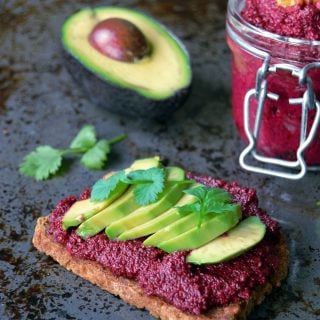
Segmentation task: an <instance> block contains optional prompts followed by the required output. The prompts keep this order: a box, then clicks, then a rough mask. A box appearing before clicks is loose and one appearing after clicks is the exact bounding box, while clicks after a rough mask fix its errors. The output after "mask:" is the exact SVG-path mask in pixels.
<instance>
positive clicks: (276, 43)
mask: <svg viewBox="0 0 320 320" xmlns="http://www.w3.org/2000/svg"><path fill="white" fill-rule="evenodd" d="M244 3H245V0H229V4H228V14H227V42H228V45H229V47H230V49H231V52H232V110H233V117H234V121H235V124H236V127H237V129H238V131H239V133H240V136H241V138H242V139H244V140H245V141H247V142H248V141H249V142H250V144H251V150H250V151H253V155H257V156H256V159H258V160H259V159H260V160H262V161H264V162H269V163H273V164H280V165H281V164H284V165H285V166H288V167H295V165H296V166H299V165H301V163H302V164H304V165H306V164H307V165H308V166H309V167H310V166H313V167H316V168H320V128H319V126H318V122H319V108H320V106H319V105H318V102H317V100H318V99H319V98H320V62H319V61H320V41H309V40H300V39H294V38H288V37H283V36H280V35H277V34H273V33H270V32H268V31H265V30H263V29H260V28H257V27H255V26H253V25H251V24H249V23H248V22H246V21H245V20H244V19H243V18H242V16H241V11H242V9H243V7H244ZM250 90H251V91H250ZM314 92H315V95H314V94H313V93H314ZM263 95H264V97H263ZM302 97H304V98H303V99H302ZM259 101H260V107H259V108H258V105H259ZM246 104H247V106H245V105H246ZM246 110H247V111H246ZM247 118H248V119H247ZM246 123H247V128H246ZM317 127H318V129H317ZM310 135H312V137H311V136H310ZM308 137H309V138H308ZM252 139H253V141H251V140H252ZM308 139H309V140H308ZM302 145H303V146H302ZM260 155H262V156H260ZM300 160H301V161H300ZM300 162H301V163H300ZM253 171H255V170H253ZM267 173H268V172H267Z"/></svg>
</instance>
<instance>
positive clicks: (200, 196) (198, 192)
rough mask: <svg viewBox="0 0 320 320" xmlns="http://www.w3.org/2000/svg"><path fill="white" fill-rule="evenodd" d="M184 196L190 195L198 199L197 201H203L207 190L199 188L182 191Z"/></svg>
mask: <svg viewBox="0 0 320 320" xmlns="http://www.w3.org/2000/svg"><path fill="white" fill-rule="evenodd" d="M183 192H184V193H185V194H190V195H192V196H194V197H196V198H197V199H198V201H203V200H204V199H205V197H206V195H207V188H205V187H202V186H199V187H195V188H192V189H188V190H185V191H183Z"/></svg>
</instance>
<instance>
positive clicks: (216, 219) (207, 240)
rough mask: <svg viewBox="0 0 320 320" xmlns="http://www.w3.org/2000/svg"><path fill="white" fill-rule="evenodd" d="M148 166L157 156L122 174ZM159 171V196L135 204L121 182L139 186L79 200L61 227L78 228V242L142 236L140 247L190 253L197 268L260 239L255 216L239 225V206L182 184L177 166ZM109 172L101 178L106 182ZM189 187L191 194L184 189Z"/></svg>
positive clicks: (155, 162) (262, 227) (194, 185)
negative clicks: (96, 198) (104, 236)
mask: <svg viewBox="0 0 320 320" xmlns="http://www.w3.org/2000/svg"><path fill="white" fill-rule="evenodd" d="M154 167H162V164H161V162H160V159H159V158H158V157H154V158H147V159H142V160H137V161H135V162H134V163H133V164H132V165H131V166H130V167H129V168H127V169H125V170H124V171H125V173H126V174H128V173H130V172H131V171H135V170H146V169H150V168H154ZM160 171H163V169H161V170H160ZM165 172H166V174H165V180H164V188H161V189H160V191H158V192H161V193H160V194H158V197H157V198H156V199H157V200H155V202H154V203H151V204H148V205H145V206H141V205H140V204H138V202H137V200H136V194H135V190H136V189H135V185H133V186H129V187H128V184H127V183H129V184H130V182H132V183H138V184H139V183H140V182H141V181H139V180H138V179H137V180H132V181H129V182H126V180H120V181H119V182H118V184H117V185H115V188H114V189H113V191H111V197H110V198H108V199H107V200H105V201H100V202H92V201H91V200H90V199H88V200H81V201H77V202H76V203H75V204H74V205H73V206H71V208H70V209H69V210H68V211H67V213H66V215H65V216H64V218H63V228H64V229H67V228H69V227H76V226H78V228H77V229H76V233H77V234H78V235H80V236H81V237H82V238H84V239H86V238H87V237H90V236H94V235H96V234H98V233H99V232H101V231H103V230H105V233H106V234H107V236H108V238H109V239H115V238H118V240H119V241H125V240H130V239H137V238H141V237H145V236H148V237H147V238H146V239H145V240H144V242H143V244H144V245H145V246H155V247H158V248H160V249H162V250H164V251H166V252H168V253H171V252H175V251H179V250H192V251H191V253H190V254H189V255H188V256H187V262H189V263H193V264H199V265H200V264H206V263H219V262H223V261H226V260H229V259H232V258H234V257H237V256H239V255H240V254H242V253H244V252H246V251H247V250H249V249H250V248H252V247H253V246H255V245H256V244H257V243H259V242H260V241H261V240H262V239H263V237H264V235H265V232H266V226H265V225H264V224H263V223H262V222H261V221H260V219H259V218H258V217H256V216H253V217H249V218H246V219H244V220H243V221H241V222H240V223H239V221H240V220H241V218H242V212H241V207H240V204H233V203H230V201H231V200H228V201H229V202H222V201H223V200H221V199H219V198H218V197H217V196H216V197H215V196H214V195H212V194H209V191H208V188H207V187H205V186H202V185H199V184H197V183H193V182H191V181H186V180H185V179H186V178H185V171H184V170H183V169H181V168H179V167H166V168H165ZM112 174H114V173H110V174H108V175H107V176H105V177H104V178H105V179H108V177H110V176H111V175H112ZM163 178H164V177H163V176H160V179H163ZM155 181H156V180H155ZM160 181H162V180H160ZM153 182H154V181H150V183H153ZM142 183H143V184H146V183H147V184H148V183H149V182H148V181H147V182H146V181H144V182H143V181H142ZM194 188H196V190H190V189H194ZM199 188H200V189H199ZM186 189H187V190H186ZM110 190H112V189H110ZM200 192H207V193H206V197H208V198H204V196H203V198H201V193H200ZM140 195H141V193H140ZM142 195H143V196H147V195H145V194H143V193H142ZM203 199H205V200H203ZM201 201H202V202H201ZM205 201H206V202H205ZM209 201H212V202H209ZM215 201H216V202H218V203H220V204H221V205H222V206H223V210H222V209H221V207H219V205H213V203H214V202H215ZM179 207H183V209H184V210H182V209H181V208H179ZM190 208H191V209H190ZM199 208H200V209H199ZM209 208H211V209H209ZM189 210H191V212H190V211H189ZM192 210H193V211H192ZM205 210H206V211H205ZM210 210H213V211H210ZM214 210H215V211H214ZM200 213H201V217H202V220H201V224H199V214H200Z"/></svg>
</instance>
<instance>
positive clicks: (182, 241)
mask: <svg viewBox="0 0 320 320" xmlns="http://www.w3.org/2000/svg"><path fill="white" fill-rule="evenodd" d="M232 208H233V209H232V210H230V211H228V212H225V213H223V214H216V215H214V216H213V217H212V218H207V219H206V220H205V221H204V222H203V223H202V224H201V226H200V227H198V226H194V227H193V228H191V229H190V230H188V231H186V232H183V233H181V232H179V230H177V233H176V234H175V236H174V237H172V238H171V239H169V240H166V241H164V242H161V243H160V244H158V245H157V247H158V248H160V249H162V250H164V251H166V252H169V253H170V252H174V251H178V250H189V249H195V248H199V247H201V246H202V245H204V244H206V243H208V242H209V241H211V240H213V239H215V238H216V237H218V236H220V235H221V234H223V233H225V232H227V231H228V230H230V229H231V228H233V227H234V226H235V225H236V224H237V223H238V222H239V220H240V218H241V214H242V213H241V208H240V205H238V204H237V205H234V206H232Z"/></svg>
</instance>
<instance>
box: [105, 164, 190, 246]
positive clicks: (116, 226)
mask: <svg viewBox="0 0 320 320" xmlns="http://www.w3.org/2000/svg"><path fill="white" fill-rule="evenodd" d="M167 170H169V173H168V178H167V179H168V182H167V186H166V187H165V190H164V191H163V193H162V195H161V198H160V199H159V200H158V201H157V202H155V203H152V204H150V205H147V206H143V207H141V208H139V209H137V210H135V211H134V212H132V213H130V214H129V215H128V216H126V217H125V218H122V219H120V220H117V221H116V222H113V223H112V224H111V225H110V226H109V227H107V229H106V233H107V235H108V237H109V238H110V239H114V238H115V237H117V236H118V235H120V234H121V233H123V232H125V231H127V230H130V229H132V228H134V227H136V226H139V225H141V224H143V223H145V222H148V221H150V220H152V219H153V218H155V217H157V216H159V215H160V214H161V213H163V212H165V211H166V210H168V209H169V208H171V207H172V206H174V205H175V204H176V202H177V201H178V200H179V199H180V198H181V197H182V196H183V193H182V192H183V190H184V189H185V188H186V187H187V186H189V184H172V183H170V181H182V180H184V178H185V173H184V170H182V169H180V168H169V169H167ZM119 240H125V239H123V237H121V236H120V237H119Z"/></svg>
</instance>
